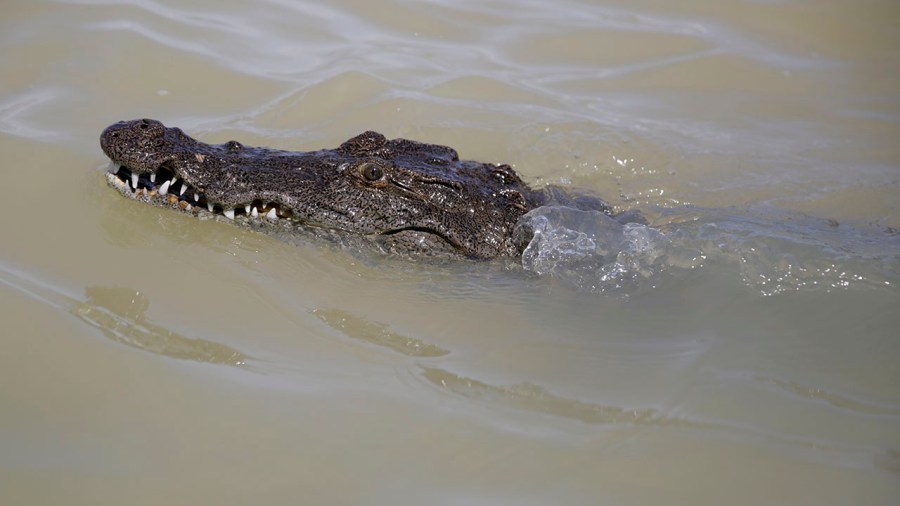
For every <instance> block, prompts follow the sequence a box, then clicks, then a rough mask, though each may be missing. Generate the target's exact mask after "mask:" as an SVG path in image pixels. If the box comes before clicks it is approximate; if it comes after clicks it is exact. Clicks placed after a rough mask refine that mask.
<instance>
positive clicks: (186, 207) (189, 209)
mask: <svg viewBox="0 0 900 506" xmlns="http://www.w3.org/2000/svg"><path fill="white" fill-rule="evenodd" d="M193 208H194V207H193V206H192V205H190V204H188V205H186V206H184V210H185V211H188V212H190V211H191V209H193Z"/></svg>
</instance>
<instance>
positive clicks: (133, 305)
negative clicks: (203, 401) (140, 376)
mask: <svg viewBox="0 0 900 506" xmlns="http://www.w3.org/2000/svg"><path fill="white" fill-rule="evenodd" d="M85 295H86V297H87V300H85V301H84V302H79V303H78V304H77V305H76V307H74V308H73V309H72V310H71V311H72V314H74V315H75V316H77V317H78V318H80V319H81V320H83V321H84V322H85V323H87V324H88V325H92V326H94V327H96V328H98V329H99V330H100V331H101V332H103V334H104V335H105V336H106V337H108V338H110V339H112V340H113V341H116V342H118V343H121V344H125V345H128V346H132V347H135V348H137V349H139V350H143V351H149V352H151V353H158V354H160V355H165V356H167V357H172V358H178V359H182V360H193V361H196V362H208V363H211V364H225V365H234V366H243V365H246V364H247V361H248V360H250V359H251V357H248V356H247V355H244V354H243V353H241V352H239V351H237V350H235V349H233V348H230V347H228V346H225V345H224V344H221V343H217V342H214V341H209V340H206V339H198V338H189V337H185V336H183V335H181V334H179V333H177V332H173V331H171V330H169V329H167V328H165V327H162V326H160V325H156V324H154V323H153V322H152V321H151V320H150V319H149V318H147V317H146V316H145V315H144V313H145V312H146V311H147V308H149V307H150V301H149V299H147V297H146V296H144V295H142V294H141V292H139V291H137V290H133V289H130V288H121V287H100V286H92V287H88V288H86V289H85Z"/></svg>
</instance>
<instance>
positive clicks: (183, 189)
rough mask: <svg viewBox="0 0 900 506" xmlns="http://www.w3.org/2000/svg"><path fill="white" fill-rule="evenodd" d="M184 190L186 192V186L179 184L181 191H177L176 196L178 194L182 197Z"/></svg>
mask: <svg viewBox="0 0 900 506" xmlns="http://www.w3.org/2000/svg"><path fill="white" fill-rule="evenodd" d="M185 190H187V185H186V184H184V183H181V189H180V190H178V194H179V195H184V192H185Z"/></svg>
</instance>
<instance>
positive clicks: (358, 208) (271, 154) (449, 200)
mask: <svg viewBox="0 0 900 506" xmlns="http://www.w3.org/2000/svg"><path fill="white" fill-rule="evenodd" d="M100 145H101V147H102V149H103V151H104V153H106V155H107V156H108V157H109V158H110V159H111V160H112V164H111V168H110V171H109V173H108V174H107V180H108V181H109V183H110V184H111V185H112V186H114V187H116V188H117V189H118V190H119V191H120V192H121V193H122V194H123V195H125V196H128V197H131V198H137V199H139V200H143V201H145V202H148V203H151V204H154V205H157V206H162V207H170V208H173V209H176V210H180V211H182V212H186V213H190V214H194V215H199V216H201V217H208V216H210V215H217V216H221V217H222V219H223V220H230V221H232V222H234V223H236V224H244V225H250V226H253V227H257V228H260V229H271V230H273V231H276V230H277V231H278V232H279V233H285V232H287V233H309V232H312V233H314V234H318V235H323V236H329V237H334V236H343V235H348V234H349V235H352V236H358V237H362V238H364V239H366V240H367V242H371V243H373V244H374V245H376V246H377V247H378V248H379V249H381V250H382V251H385V252H390V253H400V254H407V255H411V256H416V255H435V256H446V255H452V256H462V257H469V258H491V257H496V256H503V255H517V254H519V253H520V252H521V250H522V248H523V247H524V245H525V244H524V242H527V240H525V241H523V240H522V239H521V238H518V239H517V238H514V236H515V235H516V234H514V233H513V232H514V229H515V225H516V222H517V221H518V219H519V218H520V217H521V216H522V215H523V214H524V213H526V212H527V211H529V210H530V209H532V208H533V207H535V206H536V205H537V204H538V201H539V200H540V196H539V194H538V193H536V192H534V191H532V190H531V189H530V188H529V187H528V186H527V185H526V184H525V183H524V182H522V180H521V179H520V178H519V176H518V175H517V174H516V173H515V172H514V171H513V169H512V168H510V167H509V166H508V165H492V164H484V163H478V162H471V161H461V160H459V157H458V156H457V153H456V151H455V150H453V149H451V148H449V147H446V146H439V145H434V144H424V143H420V142H416V141H411V140H406V139H393V140H388V139H386V138H385V137H384V136H383V135H381V134H379V133H377V132H371V131H370V132H365V133H363V134H360V135H358V136H356V137H354V138H352V139H350V140H348V141H346V142H344V143H343V144H341V145H340V146H339V147H338V148H336V149H323V150H319V151H310V152H293V151H281V150H275V149H268V148H254V147H249V146H244V145H242V144H240V143H239V142H236V141H230V142H226V143H224V144H206V143H203V142H200V141H197V140H195V139H193V138H191V137H190V136H188V135H187V134H185V133H184V132H182V131H181V130H180V129H178V128H168V127H166V126H164V125H163V124H162V123H160V122H159V121H155V120H150V119H138V120H132V121H123V122H119V123H116V124H114V125H111V126H109V127H108V128H106V129H105V130H104V131H103V133H102V134H101V136H100Z"/></svg>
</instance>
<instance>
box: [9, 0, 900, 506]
mask: <svg viewBox="0 0 900 506" xmlns="http://www.w3.org/2000/svg"><path fill="white" fill-rule="evenodd" d="M0 9H2V12H3V16H2V17H0V152H2V153H3V156H4V163H3V169H2V174H3V195H4V210H5V212H4V213H3V214H2V216H0V237H2V240H0V318H2V322H3V326H2V329H3V330H2V335H3V353H0V491H2V492H0V496H2V498H3V502H4V503H5V504H6V503H8V504H60V503H66V504H110V503H127V504H161V503H166V504H197V503H224V504H247V503H249V502H251V501H252V502H261V503H266V504H282V503H290V504H297V503H302V504H692V505H694V504H771V503H775V504H894V503H895V501H896V498H897V497H900V366H898V363H900V338H898V335H900V334H898V331H897V328H898V323H900V292H898V288H897V286H898V283H900V235H898V229H900V196H898V195H900V193H898V190H900V143H898V142H897V139H898V130H900V129H898V123H900V95H898V91H897V90H900V76H898V72H900V57H898V56H897V53H896V48H897V47H900V40H898V39H900V36H898V35H897V30H896V26H895V25H896V20H897V19H898V18H900V9H898V7H897V4H896V3H895V2H889V1H874V0H871V1H864V2H852V3H850V2H837V1H834V2H833V1H825V2H815V3H809V2H794V1H772V2H762V1H735V2H729V3H728V5H725V4H723V3H722V2H714V1H707V0H697V1H693V2H678V3H677V6H676V5H673V3H672V2H664V1H651V0H648V1H639V2H634V1H629V2H617V1H605V2H586V1H585V2H577V1H574V0H564V1H563V2H531V1H522V2H504V1H493V0H492V1H480V2H450V1H440V0H434V1H429V2H389V3H384V4H380V5H377V6H376V5H375V4H374V3H370V2H329V3H317V2H301V1H298V2H287V1H279V0H270V1H265V2H255V3H247V2H233V1H225V2H196V3H192V4H185V3H184V2H154V1H146V0H136V1H134V2H127V3H120V2H104V1H89V0H88V1H61V2H6V3H4V5H3V7H2V8H0ZM135 117H153V118H157V119H160V120H163V121H164V122H166V123H167V124H172V125H178V126H181V127H182V128H184V129H185V130H186V131H188V132H189V133H191V134H192V135H194V136H196V137H198V138H201V139H203V140H205V141H208V142H223V141H226V140H229V139H231V138H236V139H239V140H241V141H242V142H244V143H246V144H255V145H269V146H274V147H278V148H283V149H313V148H321V147H331V146H335V145H337V143H339V142H341V141H342V140H344V139H346V138H348V137H350V136H352V135H354V134H357V133H359V132H361V131H363V130H366V129H377V130H379V131H382V132H383V133H385V134H386V135H388V136H389V137H409V138H414V139H419V140H423V141H428V142H434V143H440V144H447V145H452V146H454V147H455V148H456V149H457V150H458V151H460V153H461V154H462V156H463V157H465V158H469V159H478V160H483V161H496V162H506V163H510V164H513V165H514V166H515V167H516V168H517V170H518V171H519V172H521V173H522V175H523V176H524V177H525V178H526V179H527V180H528V181H530V182H532V183H534V184H536V185H541V184H550V183H552V184H559V185H562V186H565V187H570V188H578V189H582V190H585V191H588V192H592V193H594V194H597V195H600V196H603V197H604V198H606V199H608V200H609V201H610V202H611V203H612V204H613V205H615V206H616V207H617V209H619V210H628V209H639V210H640V211H641V212H643V213H644V215H645V216H647V217H648V219H649V221H650V227H646V228H644V229H640V228H631V229H626V230H623V229H621V228H618V229H614V230H612V231H611V230H610V229H609V228H608V227H607V226H606V225H604V223H603V222H602V221H600V220H598V219H597V218H596V217H592V216H585V215H578V214H577V213H576V214H574V215H573V214H572V213H571V212H569V211H567V210H565V209H563V210H559V209H556V210H550V211H547V212H545V213H544V214H542V215H540V216H536V217H534V219H535V220H537V221H536V222H535V223H537V224H539V225H540V226H541V227H544V228H542V229H541V231H542V233H541V234H540V239H541V242H540V243H535V244H532V246H531V250H530V251H529V254H528V255H527V256H526V257H525V258H523V260H521V261H518V262H506V263H504V262H494V263H487V264H480V263H467V262H462V263H459V264H451V265H439V266H434V265H428V264H424V265H423V264H415V263H409V262H402V261H396V260H391V259H384V258H380V257H377V256H372V255H367V254H366V253H365V252H354V251H346V250H342V249H340V248H335V247H333V246H331V245H327V244H321V243H316V242H308V243H307V242H301V243H299V244H286V243H284V242H281V241H278V240H276V239H273V238H271V237H268V236H263V235H260V234H257V233H254V232H252V231H248V230H242V229H238V228H234V227H231V226H229V225H227V224H225V223H221V222H218V221H198V220H194V219H191V218H189V217H186V216H182V215H178V214H175V213H171V212H167V211H165V210H159V209H155V208H151V207H148V206H144V205H142V204H140V203H138V202H133V201H128V200H126V199H123V198H121V197H120V196H119V195H118V194H117V193H116V192H114V191H112V190H110V189H109V188H107V187H106V186H105V181H104V178H103V175H102V174H103V170H104V168H105V166H106V161H105V160H104V157H103V155H102V153H101V152H100V150H99V147H98V143H97V137H98V134H99V132H100V130H101V129H102V128H103V127H105V126H106V125H107V124H109V123H112V122H114V121H117V120H121V119H130V118H135ZM610 238H612V239H610Z"/></svg>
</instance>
